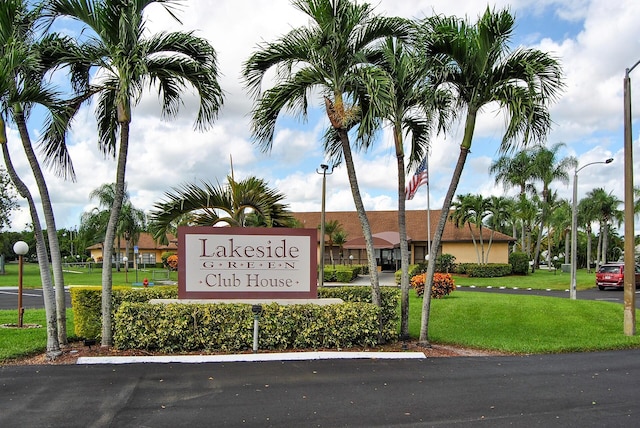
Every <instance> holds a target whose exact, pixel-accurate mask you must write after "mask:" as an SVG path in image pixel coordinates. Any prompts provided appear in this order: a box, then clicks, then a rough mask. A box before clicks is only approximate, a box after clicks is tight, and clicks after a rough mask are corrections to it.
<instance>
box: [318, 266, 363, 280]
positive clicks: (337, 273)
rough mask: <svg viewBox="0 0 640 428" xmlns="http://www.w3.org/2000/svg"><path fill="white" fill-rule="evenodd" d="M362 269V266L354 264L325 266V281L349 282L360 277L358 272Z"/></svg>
mask: <svg viewBox="0 0 640 428" xmlns="http://www.w3.org/2000/svg"><path fill="white" fill-rule="evenodd" d="M360 271H361V268H360V267H357V266H354V267H349V266H342V265H340V266H336V267H335V268H334V267H332V266H325V268H324V281H325V282H344V283H349V282H351V281H353V280H354V279H356V278H357V277H358V272H360Z"/></svg>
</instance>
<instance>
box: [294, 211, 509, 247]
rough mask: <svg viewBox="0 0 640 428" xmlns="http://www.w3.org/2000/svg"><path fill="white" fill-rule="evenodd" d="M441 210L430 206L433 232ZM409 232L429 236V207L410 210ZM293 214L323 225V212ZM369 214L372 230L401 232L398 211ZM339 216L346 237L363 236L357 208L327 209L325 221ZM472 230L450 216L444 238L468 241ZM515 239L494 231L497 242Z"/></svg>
mask: <svg viewBox="0 0 640 428" xmlns="http://www.w3.org/2000/svg"><path fill="white" fill-rule="evenodd" d="M441 211H442V210H431V214H430V217H429V218H430V221H431V233H432V234H433V233H435V230H436V227H437V226H438V221H439V220H440V213H441ZM406 215H407V235H408V238H409V239H410V240H412V241H426V240H427V211H426V210H407V211H406ZM293 216H294V217H295V218H296V219H298V220H299V221H300V223H302V224H303V225H304V227H306V228H311V229H313V228H317V227H318V226H319V225H320V219H321V213H320V212H304V213H293ZM367 218H368V219H369V224H370V226H371V233H372V234H374V235H375V234H380V233H382V232H398V211H367ZM333 220H337V221H338V222H339V223H340V224H341V225H342V228H343V230H344V231H345V232H346V234H347V240H349V241H350V240H352V239H354V238H358V237H362V226H360V220H359V219H358V214H357V213H356V212H355V211H332V212H329V211H327V212H326V213H325V221H326V222H329V221H333ZM471 228H472V230H473V232H474V234H475V236H476V238H477V237H478V236H479V233H478V229H477V228H476V227H475V226H471ZM490 234H491V230H490V229H488V228H483V233H482V235H483V239H485V240H488V239H489V235H490ZM471 240H472V238H471V234H470V232H469V228H468V226H465V227H461V228H457V227H456V226H455V225H454V224H453V222H451V221H449V220H447V223H446V224H445V227H444V233H443V234H442V242H467V241H471ZM514 240H515V239H514V238H513V237H511V236H509V235H505V234H504V233H500V232H495V234H494V236H493V241H494V242H505V241H514Z"/></svg>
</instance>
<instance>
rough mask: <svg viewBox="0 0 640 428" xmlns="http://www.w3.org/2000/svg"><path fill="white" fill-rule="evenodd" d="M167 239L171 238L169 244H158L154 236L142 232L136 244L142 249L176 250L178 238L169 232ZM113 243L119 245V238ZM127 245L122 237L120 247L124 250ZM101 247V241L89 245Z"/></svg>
mask: <svg viewBox="0 0 640 428" xmlns="http://www.w3.org/2000/svg"><path fill="white" fill-rule="evenodd" d="M167 239H168V240H169V245H159V244H156V242H155V241H154V240H153V236H152V235H151V234H150V233H147V232H142V233H140V238H139V239H138V242H137V243H136V245H137V246H138V248H139V249H140V250H166V251H176V250H177V249H178V246H177V242H178V240H177V239H176V237H175V236H173V235H171V234H167ZM113 244H114V246H116V245H118V239H117V238H116V240H115V241H114V243H113ZM126 245H127V243H126V241H125V240H124V239H120V248H121V249H123V250H124V249H125V248H126ZM99 248H102V244H101V243H99V244H93V245H92V246H90V247H87V250H95V249H99Z"/></svg>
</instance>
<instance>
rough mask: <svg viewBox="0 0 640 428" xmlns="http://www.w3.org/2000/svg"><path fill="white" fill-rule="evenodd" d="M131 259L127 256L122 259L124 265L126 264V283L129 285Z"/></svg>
mask: <svg viewBox="0 0 640 428" xmlns="http://www.w3.org/2000/svg"><path fill="white" fill-rule="evenodd" d="M128 262H129V258H128V257H127V256H124V257H123V258H122V263H124V282H125V283H127V282H129V278H128V273H129V269H128V268H129V263H128Z"/></svg>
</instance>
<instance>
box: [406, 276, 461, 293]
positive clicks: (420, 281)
mask: <svg viewBox="0 0 640 428" xmlns="http://www.w3.org/2000/svg"><path fill="white" fill-rule="evenodd" d="M426 282H427V274H426V273H421V274H419V275H414V276H413V277H411V286H412V287H413V289H414V290H416V294H417V295H418V296H422V295H424V285H425V283H426ZM455 289H456V285H455V283H454V281H453V278H452V277H451V274H448V273H435V274H433V284H432V286H431V298H432V299H440V298H442V297H444V296H448V295H449V294H451V293H452V292H453V291H455Z"/></svg>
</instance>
